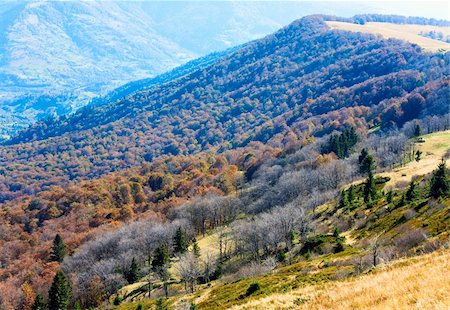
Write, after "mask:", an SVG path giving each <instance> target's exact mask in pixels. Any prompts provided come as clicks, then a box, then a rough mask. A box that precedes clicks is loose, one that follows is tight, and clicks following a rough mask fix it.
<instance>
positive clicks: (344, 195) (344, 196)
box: [339, 190, 348, 209]
mask: <svg viewBox="0 0 450 310" xmlns="http://www.w3.org/2000/svg"><path fill="white" fill-rule="evenodd" d="M347 207H348V196H347V192H346V191H345V190H343V191H342V192H341V198H340V199H339V208H340V209H346V208H347Z"/></svg>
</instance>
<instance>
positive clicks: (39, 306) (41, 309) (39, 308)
mask: <svg viewBox="0 0 450 310" xmlns="http://www.w3.org/2000/svg"><path fill="white" fill-rule="evenodd" d="M31 309H33V310H45V309H47V305H46V304H45V301H44V296H42V294H37V296H36V299H35V300H34V304H33V307H32V308H31Z"/></svg>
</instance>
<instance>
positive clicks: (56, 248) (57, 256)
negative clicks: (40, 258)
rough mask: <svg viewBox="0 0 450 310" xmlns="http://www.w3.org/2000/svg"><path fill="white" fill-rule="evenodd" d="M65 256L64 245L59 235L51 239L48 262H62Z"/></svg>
mask: <svg viewBox="0 0 450 310" xmlns="http://www.w3.org/2000/svg"><path fill="white" fill-rule="evenodd" d="M65 255H66V245H65V244H64V241H63V239H62V238H61V236H60V235H59V234H57V235H56V236H55V239H53V248H52V253H51V255H50V260H52V261H54V262H62V261H63V259H64V256H65Z"/></svg>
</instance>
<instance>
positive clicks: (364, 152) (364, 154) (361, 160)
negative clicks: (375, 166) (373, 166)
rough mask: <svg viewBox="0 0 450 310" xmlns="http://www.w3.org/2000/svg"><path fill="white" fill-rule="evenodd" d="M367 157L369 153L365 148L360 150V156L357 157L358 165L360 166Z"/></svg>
mask: <svg viewBox="0 0 450 310" xmlns="http://www.w3.org/2000/svg"><path fill="white" fill-rule="evenodd" d="M367 155H369V151H368V150H367V149H366V148H363V149H362V150H361V154H360V155H359V157H358V163H359V164H360V165H361V164H362V162H363V160H364V159H365V158H366V156H367Z"/></svg>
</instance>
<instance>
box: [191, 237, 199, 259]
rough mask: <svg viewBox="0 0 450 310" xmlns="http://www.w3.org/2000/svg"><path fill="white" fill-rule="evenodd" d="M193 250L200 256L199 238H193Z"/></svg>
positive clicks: (196, 255)
mask: <svg viewBox="0 0 450 310" xmlns="http://www.w3.org/2000/svg"><path fill="white" fill-rule="evenodd" d="M192 251H193V252H194V255H195V257H197V258H199V257H200V247H199V246H198V243H197V239H195V238H194V239H193V240H192Z"/></svg>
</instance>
